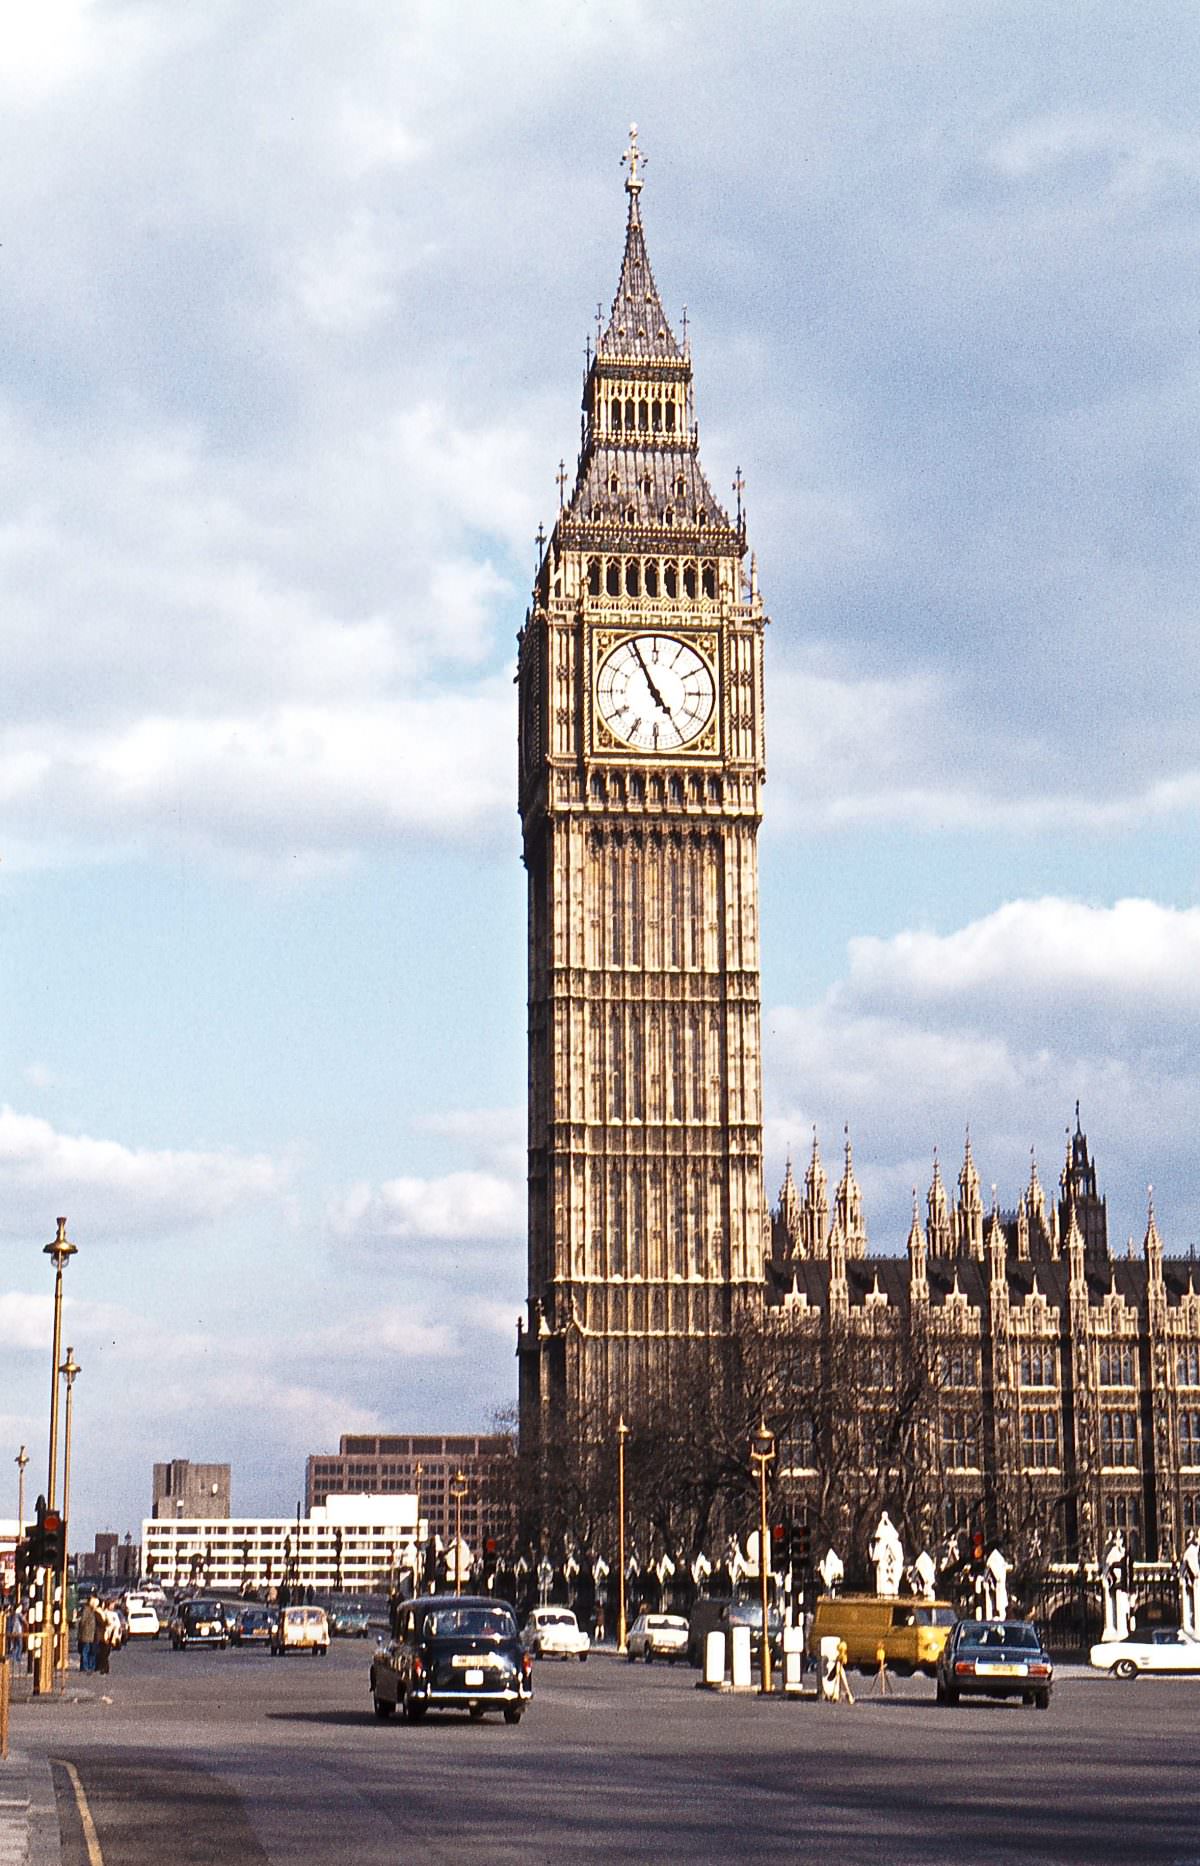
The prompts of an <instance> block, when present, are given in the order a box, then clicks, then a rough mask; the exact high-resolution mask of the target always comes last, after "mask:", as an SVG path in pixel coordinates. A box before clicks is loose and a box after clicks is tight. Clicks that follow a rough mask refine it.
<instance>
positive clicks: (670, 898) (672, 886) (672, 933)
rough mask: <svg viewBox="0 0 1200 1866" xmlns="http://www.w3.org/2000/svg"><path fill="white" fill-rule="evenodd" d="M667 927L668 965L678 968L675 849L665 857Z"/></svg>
mask: <svg viewBox="0 0 1200 1866" xmlns="http://www.w3.org/2000/svg"><path fill="white" fill-rule="evenodd" d="M671 782H672V784H675V783H677V782H678V780H677V779H675V778H672V780H671ZM674 801H675V799H674V796H673V795H672V802H674ZM667 926H668V932H669V945H668V954H669V957H668V964H670V965H674V966H680V965H682V964H683V884H682V881H681V879H680V874H679V852H678V850H676V849H672V851H671V853H670V855H669V856H668V857H667Z"/></svg>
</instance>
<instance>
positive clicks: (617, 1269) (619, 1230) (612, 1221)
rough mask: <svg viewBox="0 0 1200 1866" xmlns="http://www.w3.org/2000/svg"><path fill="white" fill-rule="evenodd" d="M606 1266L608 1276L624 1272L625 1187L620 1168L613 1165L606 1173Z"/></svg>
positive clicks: (619, 1274) (622, 1274) (621, 1274)
mask: <svg viewBox="0 0 1200 1866" xmlns="http://www.w3.org/2000/svg"><path fill="white" fill-rule="evenodd" d="M608 1237H609V1249H608V1267H609V1274H610V1276H624V1274H625V1189H624V1187H623V1185H622V1184H621V1168H620V1167H619V1166H613V1167H610V1168H609V1174H608Z"/></svg>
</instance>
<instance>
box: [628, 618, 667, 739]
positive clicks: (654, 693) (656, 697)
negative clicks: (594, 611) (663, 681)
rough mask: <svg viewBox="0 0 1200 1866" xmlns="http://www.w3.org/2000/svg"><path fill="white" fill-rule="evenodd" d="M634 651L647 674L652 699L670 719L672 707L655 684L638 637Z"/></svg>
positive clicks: (634, 644) (635, 640) (639, 664)
mask: <svg viewBox="0 0 1200 1866" xmlns="http://www.w3.org/2000/svg"><path fill="white" fill-rule="evenodd" d="M633 652H634V655H635V657H636V659H637V664H638V666H639V667H640V668H641V670H642V672H643V674H644V675H645V676H646V685H647V686H648V687H649V689H650V697H651V699H652V700H653V701H654V704H655V706H657V707H658V709H659V711H660V712H663V713H665V714H666V715H667V718H668V719H669V718H670V717H671V709H670V707H669V706H668V705H667V703H666V701H665V700H664V699H663V697H662V694H661V693H660V692H659V691H658V688H657V687H656V686H655V684H654V679H653V676H652V675H651V673H650V669H649V668H648V667H647V666H646V660H645V656H644V655H643V653H642V651H641V649H640V648H639V647H638V644H637V639H636V637H635V639H634V641H633Z"/></svg>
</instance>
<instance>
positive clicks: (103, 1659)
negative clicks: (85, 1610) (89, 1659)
mask: <svg viewBox="0 0 1200 1866" xmlns="http://www.w3.org/2000/svg"><path fill="white" fill-rule="evenodd" d="M98 1611H99V1615H100V1632H99V1635H98V1637H97V1640H96V1663H95V1667H94V1670H96V1671H98V1672H107V1671H108V1656H109V1653H110V1652H111V1651H112V1650H113V1647H114V1646H119V1645H120V1643H121V1617H120V1615H119V1614H118V1612H117V1609H116V1608H115V1607H114V1606H113V1604H112V1602H111V1601H108V1600H106V1601H102V1602H101V1603H100V1606H99V1609H98Z"/></svg>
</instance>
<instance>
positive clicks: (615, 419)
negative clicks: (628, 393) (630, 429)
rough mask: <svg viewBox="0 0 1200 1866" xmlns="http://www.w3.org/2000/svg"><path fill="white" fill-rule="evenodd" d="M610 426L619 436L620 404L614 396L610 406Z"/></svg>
mask: <svg viewBox="0 0 1200 1866" xmlns="http://www.w3.org/2000/svg"><path fill="white" fill-rule="evenodd" d="M612 424H613V427H614V428H615V429H616V431H617V433H618V434H619V433H620V432H621V404H620V402H619V401H618V400H617V398H616V397H615V396H614V397H613V405H612Z"/></svg>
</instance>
